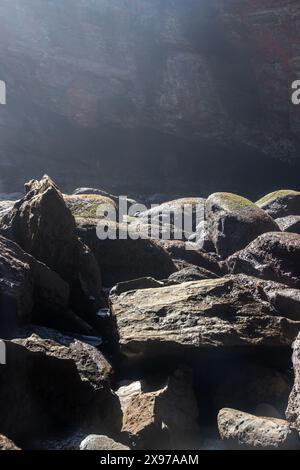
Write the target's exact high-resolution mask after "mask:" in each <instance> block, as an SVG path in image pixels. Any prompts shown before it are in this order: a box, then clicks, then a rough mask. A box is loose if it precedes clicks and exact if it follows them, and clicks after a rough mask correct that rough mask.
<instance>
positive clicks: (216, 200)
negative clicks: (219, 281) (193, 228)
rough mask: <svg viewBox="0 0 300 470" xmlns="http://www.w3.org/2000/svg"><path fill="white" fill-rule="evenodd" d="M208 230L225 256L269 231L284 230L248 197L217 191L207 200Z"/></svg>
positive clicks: (216, 249)
mask: <svg viewBox="0 0 300 470" xmlns="http://www.w3.org/2000/svg"><path fill="white" fill-rule="evenodd" d="M205 220H206V223H207V229H206V230H207V233H208V237H209V239H210V240H211V241H212V243H213V245H214V247H215V251H216V252H217V253H218V254H219V255H220V256H221V257H222V258H227V257H228V256H229V255H231V254H233V253H235V252H236V251H239V250H240V249H242V248H244V247H245V246H246V245H248V243H250V242H251V241H252V240H254V239H255V238H257V237H258V236H259V235H261V234H262V233H265V232H273V231H280V229H279V227H278V225H277V224H276V222H275V221H274V220H273V219H272V218H271V217H270V216H269V215H268V214H267V213H266V212H264V211H263V210H262V209H260V208H258V207H257V206H256V205H255V204H253V203H252V202H251V201H249V200H248V199H245V198H243V197H241V196H237V195H236V194H231V193H215V194H212V195H211V196H209V198H208V199H207V200H206V203H205Z"/></svg>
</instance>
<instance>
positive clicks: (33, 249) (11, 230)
mask: <svg viewBox="0 0 300 470" xmlns="http://www.w3.org/2000/svg"><path fill="white" fill-rule="evenodd" d="M0 232H1V234H3V235H4V236H6V237H7V238H10V239H11V240H13V241H15V242H17V243H18V244H19V245H20V246H21V247H22V248H23V249H24V250H25V251H26V252H28V253H30V254H31V255H32V256H34V257H35V258H36V259H37V260H39V261H41V262H43V263H45V264H46V265H47V266H49V267H50V268H51V269H52V270H53V271H55V272H57V273H58V274H60V276H61V277H62V278H63V279H64V280H65V281H66V282H68V283H69V284H70V286H71V288H73V289H74V288H75V289H76V291H77V293H78V292H80V291H81V292H82V294H83V297H85V298H86V299H89V298H91V297H92V298H93V299H94V300H95V301H96V302H97V300H99V296H100V291H101V275H100V271H99V268H98V265H97V262H96V260H95V258H94V256H93V255H92V253H91V251H90V250H89V249H88V247H87V246H85V245H84V244H83V243H82V242H81V241H80V240H79V239H78V237H77V235H76V227H75V220H74V217H73V215H72V213H71V211H70V210H69V209H68V208H67V207H66V205H65V202H64V200H63V197H62V195H61V193H60V192H59V190H58V189H57V187H56V185H55V183H54V182H53V181H52V180H51V179H50V178H49V177H48V176H44V177H43V178H42V179H41V180H40V181H34V180H33V181H30V182H29V183H28V184H27V185H26V195H25V197H24V198H23V199H21V200H20V201H18V202H17V203H16V204H15V205H14V207H13V209H12V210H11V211H10V212H9V213H8V214H7V215H6V216H5V217H4V218H3V219H2V222H1V226H0Z"/></svg>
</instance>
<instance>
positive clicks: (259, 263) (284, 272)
mask: <svg viewBox="0 0 300 470" xmlns="http://www.w3.org/2000/svg"><path fill="white" fill-rule="evenodd" d="M227 264H228V267H229V271H230V272H232V273H244V274H248V275H251V276H256V277H258V278H262V279H267V280H271V281H275V282H280V283H283V284H286V285H288V286H290V287H295V288H299V287H300V235H298V234H294V233H285V232H280V233H265V234H263V235H261V236H259V237H258V238H257V239H256V240H254V241H253V242H252V243H250V244H249V245H248V246H247V247H246V248H244V249H243V250H241V251H239V252H238V253H235V254H234V255H232V256H230V257H229V258H228V260H227Z"/></svg>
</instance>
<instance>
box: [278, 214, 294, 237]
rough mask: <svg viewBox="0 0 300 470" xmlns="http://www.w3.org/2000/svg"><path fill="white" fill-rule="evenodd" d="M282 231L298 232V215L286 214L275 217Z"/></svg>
mask: <svg viewBox="0 0 300 470" xmlns="http://www.w3.org/2000/svg"><path fill="white" fill-rule="evenodd" d="M275 222H276V223H277V224H278V226H279V228H280V230H281V231H282V232H292V233H300V215H288V216H286V217H281V218H279V219H275Z"/></svg>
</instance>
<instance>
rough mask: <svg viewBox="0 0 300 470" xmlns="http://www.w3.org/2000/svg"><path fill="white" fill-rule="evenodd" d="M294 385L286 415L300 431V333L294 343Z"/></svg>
mask: <svg viewBox="0 0 300 470" xmlns="http://www.w3.org/2000/svg"><path fill="white" fill-rule="evenodd" d="M293 367H294V376H295V379H294V386H293V389H292V392H291V394H290V397H289V402H288V407H287V410H286V417H287V419H288V421H289V422H290V423H291V425H292V426H293V427H294V428H296V429H297V431H298V432H299V433H300V333H299V335H298V336H297V339H296V341H295V342H294V344H293Z"/></svg>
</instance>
